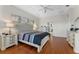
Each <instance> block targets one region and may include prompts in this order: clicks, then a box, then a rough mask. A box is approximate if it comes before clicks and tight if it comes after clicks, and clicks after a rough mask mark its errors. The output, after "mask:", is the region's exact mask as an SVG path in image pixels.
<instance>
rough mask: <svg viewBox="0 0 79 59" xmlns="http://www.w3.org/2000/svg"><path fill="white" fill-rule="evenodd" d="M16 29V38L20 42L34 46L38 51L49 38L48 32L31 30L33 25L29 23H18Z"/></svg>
mask: <svg viewBox="0 0 79 59" xmlns="http://www.w3.org/2000/svg"><path fill="white" fill-rule="evenodd" d="M16 29H18V30H17V31H18V40H19V41H20V42H22V43H25V44H28V45H31V46H34V47H36V48H37V52H40V51H41V50H42V48H43V46H44V45H45V44H46V42H47V41H48V40H49V36H50V34H49V33H48V32H41V31H33V25H31V24H27V23H22V24H18V25H17V27H16Z"/></svg>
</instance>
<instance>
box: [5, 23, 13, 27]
mask: <svg viewBox="0 0 79 59" xmlns="http://www.w3.org/2000/svg"><path fill="white" fill-rule="evenodd" d="M6 26H7V27H14V24H13V23H7V24H6Z"/></svg>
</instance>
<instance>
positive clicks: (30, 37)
mask: <svg viewBox="0 0 79 59" xmlns="http://www.w3.org/2000/svg"><path fill="white" fill-rule="evenodd" d="M47 35H50V34H49V33H48V32H30V33H24V34H23V37H22V40H24V41H28V42H30V43H34V44H37V45H41V41H42V39H43V38H44V37H45V36H47Z"/></svg>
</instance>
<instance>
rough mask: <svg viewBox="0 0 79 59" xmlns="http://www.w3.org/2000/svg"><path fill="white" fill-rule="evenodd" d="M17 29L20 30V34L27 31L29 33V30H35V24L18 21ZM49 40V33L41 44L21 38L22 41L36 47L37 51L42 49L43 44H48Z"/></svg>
mask: <svg viewBox="0 0 79 59" xmlns="http://www.w3.org/2000/svg"><path fill="white" fill-rule="evenodd" d="M16 29H17V31H18V34H20V33H27V32H28V33H29V32H33V25H31V24H28V23H18V24H17V26H16ZM48 40H49V35H48V36H46V37H45V38H43V39H42V42H41V45H40V46H39V45H36V44H33V43H30V42H27V41H24V40H20V38H19V41H20V42H22V43H25V44H28V45H31V46H34V47H36V48H37V52H40V51H41V50H42V48H43V46H44V45H45V44H46V42H47V41H48Z"/></svg>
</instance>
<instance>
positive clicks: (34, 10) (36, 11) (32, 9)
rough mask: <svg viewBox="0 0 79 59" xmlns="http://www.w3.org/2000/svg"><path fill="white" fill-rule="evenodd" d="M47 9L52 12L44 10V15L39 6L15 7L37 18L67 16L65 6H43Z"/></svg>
mask: <svg viewBox="0 0 79 59" xmlns="http://www.w3.org/2000/svg"><path fill="white" fill-rule="evenodd" d="M44 6H47V7H48V8H51V9H53V10H48V9H47V10H46V13H44V9H43V7H41V6H40V5H16V7H18V8H20V9H22V10H24V11H27V12H29V13H31V14H33V15H35V16H37V17H45V16H56V15H65V14H67V11H68V9H69V7H66V6H65V5H44Z"/></svg>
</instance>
